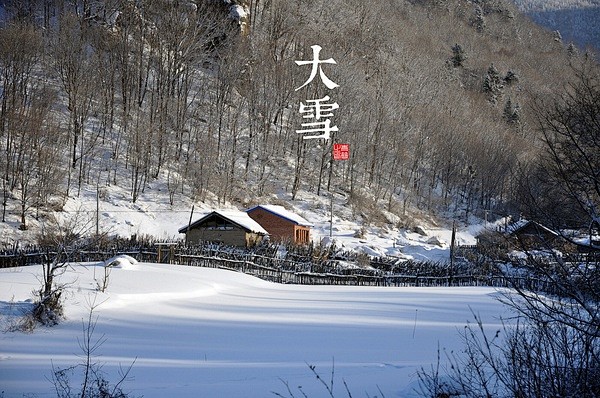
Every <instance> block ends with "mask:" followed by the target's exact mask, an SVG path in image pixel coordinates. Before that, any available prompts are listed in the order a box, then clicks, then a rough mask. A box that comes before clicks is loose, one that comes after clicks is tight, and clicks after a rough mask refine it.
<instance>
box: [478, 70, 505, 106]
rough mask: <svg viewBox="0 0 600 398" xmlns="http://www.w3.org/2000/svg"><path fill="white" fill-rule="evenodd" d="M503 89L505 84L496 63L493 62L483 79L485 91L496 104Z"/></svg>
mask: <svg viewBox="0 0 600 398" xmlns="http://www.w3.org/2000/svg"><path fill="white" fill-rule="evenodd" d="M503 89H504V84H502V79H501V78H500V73H499V72H498V70H497V69H496V67H495V66H494V64H491V65H490V67H489V68H488V70H487V73H486V75H485V79H484V81H483V92H484V93H486V94H487V95H488V100H489V101H490V102H491V103H492V104H496V103H498V99H499V97H500V96H501V95H502V90H503Z"/></svg>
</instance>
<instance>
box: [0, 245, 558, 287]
mask: <svg viewBox="0 0 600 398" xmlns="http://www.w3.org/2000/svg"><path fill="white" fill-rule="evenodd" d="M57 254H58V253H57V252H55V251H49V250H46V251H44V250H40V249H30V250H23V251H18V252H12V253H10V252H0V268H6V267H19V266H26V265H33V264H42V263H45V262H47V261H48V259H52V258H54V257H55V256H56V255H57ZM63 254H64V258H65V259H67V260H68V261H69V262H100V261H105V260H107V259H109V258H111V257H114V256H116V255H119V254H127V255H129V256H132V257H134V258H135V259H136V260H138V261H140V262H149V263H171V264H181V265H187V266H196V267H209V268H220V269H228V270H232V271H237V272H243V273H246V274H250V275H254V276H256V277H258V278H261V279H265V280H269V281H273V282H277V283H289V284H301V285H351V286H396V287H413V286H414V287H440V286H492V287H514V286H518V287H519V288H522V289H527V290H533V291H541V292H550V293H553V292H552V289H553V285H552V284H551V283H549V282H548V281H546V280H544V279H543V278H538V277H534V276H526V277H506V276H504V275H501V274H499V273H494V272H490V271H489V270H485V269H484V268H481V267H477V266H476V265H474V264H463V265H462V266H455V267H450V266H449V265H448V264H438V263H421V262H406V261H404V262H400V261H398V259H397V258H374V259H371V260H370V263H369V264H367V266H364V267H362V268H360V267H357V268H347V267H344V266H341V265H340V264H338V262H336V261H335V260H332V259H323V258H318V259H315V258H310V257H305V258H302V257H299V256H292V258H287V257H284V258H280V257H277V256H269V255H264V254H260V253H252V252H247V251H239V250H234V249H231V248H223V247H214V246H206V247H201V248H193V249H189V248H184V247H181V246H176V245H173V244H168V245H163V244H154V245H146V246H143V247H131V248H122V247H121V248H112V249H103V250H100V249H97V250H65V251H64V253H63ZM347 262H348V261H347V259H345V260H344V261H343V263H347ZM482 271H483V272H482Z"/></svg>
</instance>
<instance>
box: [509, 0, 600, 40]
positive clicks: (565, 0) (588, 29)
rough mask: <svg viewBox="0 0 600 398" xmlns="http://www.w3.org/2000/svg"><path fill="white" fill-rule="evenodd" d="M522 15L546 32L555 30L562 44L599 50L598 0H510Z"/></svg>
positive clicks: (599, 13)
mask: <svg viewBox="0 0 600 398" xmlns="http://www.w3.org/2000/svg"><path fill="white" fill-rule="evenodd" d="M514 2H515V4H516V5H517V7H519V9H520V10H521V11H523V12H524V13H525V14H526V15H528V16H530V17H531V18H532V19H533V20H534V21H535V22H537V23H538V24H540V25H542V26H545V27H547V28H548V29H550V30H558V31H559V32H560V34H561V36H562V38H563V42H564V43H570V42H573V43H575V44H576V45H577V46H579V47H580V48H587V47H594V48H595V50H596V52H598V49H600V1H599V0H514Z"/></svg>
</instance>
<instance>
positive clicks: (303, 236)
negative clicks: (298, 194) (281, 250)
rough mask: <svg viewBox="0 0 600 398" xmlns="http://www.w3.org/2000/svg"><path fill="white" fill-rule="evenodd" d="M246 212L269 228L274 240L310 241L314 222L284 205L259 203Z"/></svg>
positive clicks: (297, 243) (265, 227)
mask: <svg viewBox="0 0 600 398" xmlns="http://www.w3.org/2000/svg"><path fill="white" fill-rule="evenodd" d="M246 213H248V215H249V216H250V218H252V219H253V220H254V221H256V222H257V223H259V224H260V225H261V226H262V227H263V228H264V229H265V230H267V232H268V233H269V236H270V239H271V240H272V241H275V242H291V243H293V244H296V245H306V244H308V243H310V228H311V227H312V224H311V223H309V222H308V221H306V220H305V219H304V218H302V217H301V216H299V215H297V214H295V213H292V212H291V211H289V210H286V208H285V207H283V206H278V205H258V206H255V207H253V208H251V209H249V210H246Z"/></svg>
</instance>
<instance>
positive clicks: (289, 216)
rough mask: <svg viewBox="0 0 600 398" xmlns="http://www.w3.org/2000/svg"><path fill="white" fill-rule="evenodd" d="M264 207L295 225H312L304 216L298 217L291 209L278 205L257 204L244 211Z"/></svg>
mask: <svg viewBox="0 0 600 398" xmlns="http://www.w3.org/2000/svg"><path fill="white" fill-rule="evenodd" d="M258 208H261V209H264V210H266V211H268V212H269V213H273V214H275V215H276V216H279V217H282V218H285V219H286V220H289V221H291V222H293V223H295V224H297V225H302V226H304V227H312V226H313V225H312V224H311V223H310V222H308V221H306V220H305V219H304V218H302V217H300V216H299V215H297V214H295V213H292V212H291V211H289V210H287V209H286V208H285V207H283V206H279V205H258V206H255V207H253V208H251V209H249V210H246V212H250V211H252V210H254V209H258Z"/></svg>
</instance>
